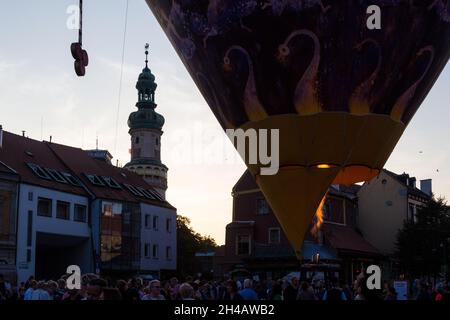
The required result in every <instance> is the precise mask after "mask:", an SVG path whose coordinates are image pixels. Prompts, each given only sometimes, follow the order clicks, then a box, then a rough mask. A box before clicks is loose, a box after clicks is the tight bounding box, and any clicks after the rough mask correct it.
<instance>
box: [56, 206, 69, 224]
mask: <svg viewBox="0 0 450 320" xmlns="http://www.w3.org/2000/svg"><path fill="white" fill-rule="evenodd" d="M56 217H57V218H58V219H64V220H70V203H68V202H64V201H58V202H57V203H56Z"/></svg>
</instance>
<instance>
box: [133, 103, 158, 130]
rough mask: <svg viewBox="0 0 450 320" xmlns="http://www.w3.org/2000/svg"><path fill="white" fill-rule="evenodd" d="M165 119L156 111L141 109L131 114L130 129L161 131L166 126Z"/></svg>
mask: <svg viewBox="0 0 450 320" xmlns="http://www.w3.org/2000/svg"><path fill="white" fill-rule="evenodd" d="M164 122H165V120H164V117H163V116H162V115H160V114H159V113H157V112H156V111H155V110H154V109H148V108H141V109H139V110H138V111H136V112H133V113H131V114H130V116H129V118H128V127H130V129H131V130H132V129H141V128H142V129H159V130H161V129H162V127H163V126H164Z"/></svg>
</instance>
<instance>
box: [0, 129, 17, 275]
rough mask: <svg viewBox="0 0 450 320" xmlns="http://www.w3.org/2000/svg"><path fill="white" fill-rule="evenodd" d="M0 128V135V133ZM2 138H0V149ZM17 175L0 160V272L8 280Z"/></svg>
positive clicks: (13, 249)
mask: <svg viewBox="0 0 450 320" xmlns="http://www.w3.org/2000/svg"><path fill="white" fill-rule="evenodd" d="M2 134H3V132H1V128H0V135H2ZM1 149H2V139H1V138H0V150H1ZM18 188H19V175H18V174H17V172H16V171H14V169H12V168H10V167H9V166H7V165H6V164H5V163H3V162H1V161H0V273H1V274H3V275H4V276H5V277H6V279H7V280H8V281H15V278H16V241H17V233H16V226H17V216H16V212H17V193H18Z"/></svg>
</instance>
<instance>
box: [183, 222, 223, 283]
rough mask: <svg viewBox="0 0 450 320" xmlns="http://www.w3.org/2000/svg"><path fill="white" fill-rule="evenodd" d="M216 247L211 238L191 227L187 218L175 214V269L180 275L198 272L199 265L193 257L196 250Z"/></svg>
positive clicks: (200, 250) (204, 250) (209, 249)
mask: <svg viewBox="0 0 450 320" xmlns="http://www.w3.org/2000/svg"><path fill="white" fill-rule="evenodd" d="M216 247H217V244H216V241H215V240H214V239H213V238H211V237H210V236H203V235H201V234H199V233H197V232H195V231H194V230H193V229H192V227H191V220H190V219H189V218H187V217H184V216H181V215H178V216H177V265H178V266H177V269H178V273H179V274H180V275H181V276H183V277H185V276H187V275H193V274H194V273H196V272H198V270H199V268H200V266H199V263H198V261H197V260H196V259H195V254H196V253H197V252H210V251H213V250H214V249H215V248H216Z"/></svg>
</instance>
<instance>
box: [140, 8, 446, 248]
mask: <svg viewBox="0 0 450 320" xmlns="http://www.w3.org/2000/svg"><path fill="white" fill-rule="evenodd" d="M147 3H148V5H149V7H150V9H151V10H152V12H153V13H154V15H155V16H156V18H157V20H158V21H159V23H160V25H161V26H162V28H163V29H164V31H165V32H166V34H167V36H168V38H169V39H170V41H171V42H172V44H173V46H174V47H175V49H176V50H177V52H178V53H179V56H180V58H181V59H182V61H183V63H184V64H185V66H186V68H187V69H188V71H189V72H190V74H191V76H192V78H193V80H194V81H195V83H196V85H197V86H198V88H199V89H200V91H201V93H202V94H203V96H204V97H205V99H206V101H207V102H208V104H209V106H210V108H211V109H212V111H213V112H214V114H215V116H216V118H217V119H218V121H219V122H220V124H221V125H222V127H223V128H224V129H227V128H242V129H250V128H252V129H279V135H280V142H279V147H280V150H279V156H280V169H279V171H278V173H277V174H275V175H261V174H260V168H261V165H259V164H251V163H249V162H248V161H247V165H248V168H249V170H250V171H251V172H252V174H253V175H254V176H255V178H256V181H257V183H258V185H259V186H260V188H261V191H262V192H263V193H264V195H265V197H266V199H267V201H268V203H269V204H270V206H271V207H272V209H273V211H274V213H275V215H276V216H277V218H278V220H279V222H280V224H281V226H282V228H283V230H284V232H285V233H286V235H287V237H288V239H289V241H290V242H291V244H292V246H293V248H294V250H295V252H296V254H297V255H298V256H299V257H300V256H301V247H302V243H303V239H304V236H305V233H306V232H307V229H308V228H309V226H310V224H311V220H312V218H313V217H314V214H315V213H316V211H317V209H318V208H319V209H320V207H321V205H323V200H324V197H325V195H326V192H327V190H328V188H329V186H330V185H331V184H353V183H357V182H363V181H370V180H371V179H373V178H374V177H376V176H377V175H378V174H379V172H380V170H381V169H382V168H383V166H384V164H385V163H386V161H387V159H388V157H389V156H390V154H391V153H392V151H393V149H394V147H395V145H396V144H397V142H398V141H399V139H400V137H401V135H402V133H403V132H404V130H405V128H406V126H407V125H408V123H409V122H410V120H411V118H412V117H413V115H414V113H415V112H416V111H417V109H418V108H419V106H420V105H421V103H422V102H423V100H424V99H425V97H426V95H427V94H428V92H429V91H430V89H431V87H432V86H433V84H434V82H435V81H436V79H437V78H438V76H439V74H440V72H441V71H442V70H443V68H444V66H445V65H446V63H447V61H448V59H449V55H450V23H449V11H450V6H449V3H450V1H445V0H429V1H422V0H421V1H418V0H417V1H414V0H371V1H361V0H345V1H335V0H333V1H331V0H265V1H264V0H263V1H257V0H233V1H230V0H147ZM369 5H377V6H379V8H380V9H381V29H380V30H378V29H375V30H371V29H369V28H368V27H367V19H368V18H369V15H368V13H367V8H368V6H369Z"/></svg>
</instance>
